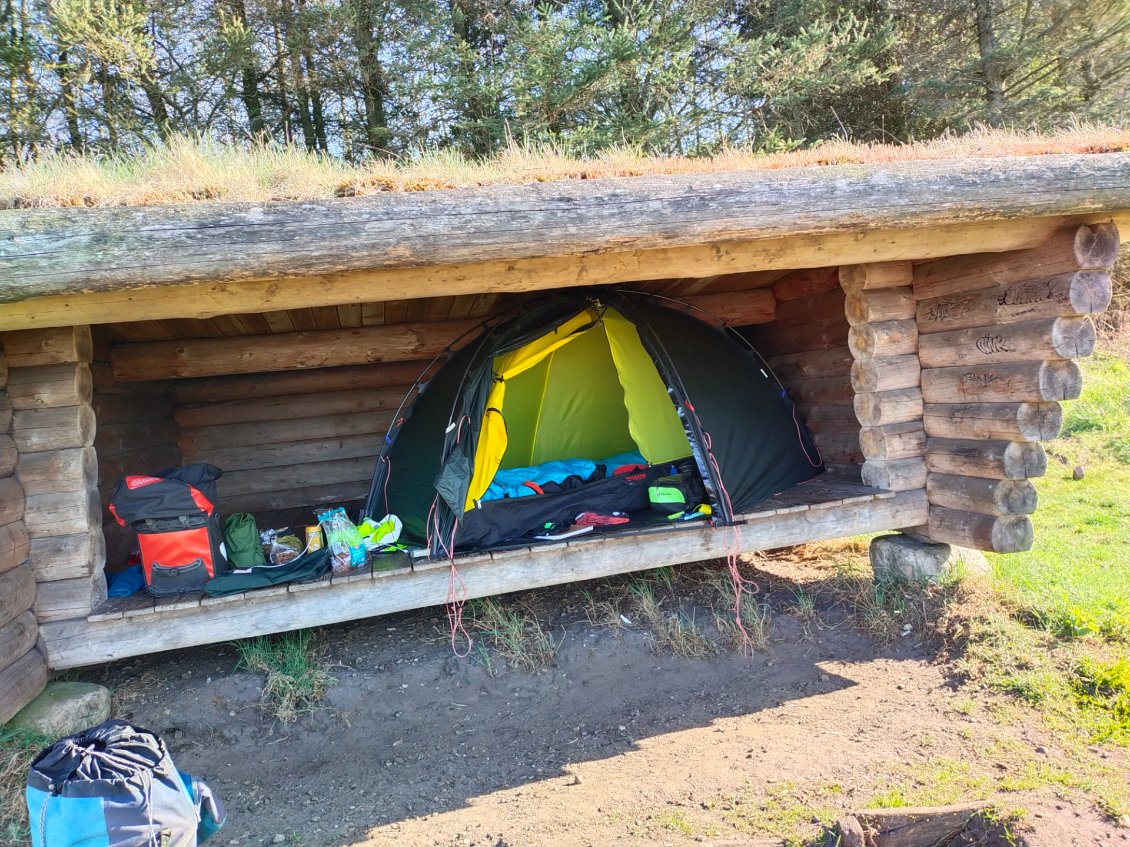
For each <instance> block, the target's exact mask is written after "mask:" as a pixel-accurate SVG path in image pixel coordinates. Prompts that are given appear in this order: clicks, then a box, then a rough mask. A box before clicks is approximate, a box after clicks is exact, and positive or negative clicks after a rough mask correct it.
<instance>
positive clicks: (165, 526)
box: [110, 464, 228, 597]
mask: <svg viewBox="0 0 1130 847" xmlns="http://www.w3.org/2000/svg"><path fill="white" fill-rule="evenodd" d="M222 475H223V471H221V470H220V469H219V468H217V467H215V466H214V465H207V464H195V465H186V466H185V467H183V468H171V469H169V470H166V471H162V472H161V473H160V474H158V475H156V476H127V477H126V478H125V479H123V480H122V481H121V482H119V483H118V486H117V488H115V489H114V495H113V497H111V498H110V512H111V513H112V514H113V515H114V518H115V519H117V521H118V523H120V524H121V525H122V526H129V527H131V528H132V529H133V530H135V531H136V532H137V540H138V544H139V545H140V547H141V562H142V569H143V570H144V572H145V584H146V585H147V586H148V587H149V593H150V594H152V595H154V596H155V597H165V596H169V595H175V594H185V593H189V592H193V591H200V590H202V589H203V588H204V583H206V582H207V581H208V580H210V579H212V577H214V576H217V575H218V574H220V573H223V572H224V571H225V570H227V566H228V562H227V557H226V555H225V552H224V547H223V532H222V530H221V529H220V520H219V515H217V514H216V509H215V499H216V480H217V479H219V478H220V477H221V476H222Z"/></svg>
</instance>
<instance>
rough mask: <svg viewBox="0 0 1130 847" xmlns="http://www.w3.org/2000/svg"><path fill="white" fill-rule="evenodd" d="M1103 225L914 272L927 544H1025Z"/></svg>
mask: <svg viewBox="0 0 1130 847" xmlns="http://www.w3.org/2000/svg"><path fill="white" fill-rule="evenodd" d="M1118 242H1119V236H1118V232H1117V230H1116V229H1115V227H1114V226H1113V225H1112V224H1098V225H1094V226H1078V227H1069V228H1066V229H1063V230H1061V231H1060V232H1057V233H1055V234H1054V235H1053V236H1052V237H1051V238H1050V239H1048V240H1047V241H1046V242H1045V243H1043V244H1041V245H1038V246H1036V247H1032V248H1030V249H1027V250H1017V251H1013V252H1009V253H996V254H972V255H964V256H954V257H950V258H946V259H938V260H936V261H933V262H928V263H924V264H922V265H919V266H918V267H917V268H916V269H915V273H914V283H913V288H914V300H915V306H914V308H915V319H916V323H917V327H918V332H919V357H920V360H921V363H922V368H923V370H922V398H923V401H924V405H923V423H924V430H925V435H926V468H927V471H928V476H927V480H926V491H927V497H928V500H929V503H930V515H929V523H928V525H927V526H925V527H921V528H919V531H920V532H921V533H922V534H925V535H927V536H929V537H930V538H932V539H934V540H936V541H944V542H949V543H953V544H959V545H963V546H966V547H976V548H979V549H982V550H990V551H995V552H999V553H1013V552H1019V551H1023V550H1027V549H1029V547H1031V545H1032V542H1033V534H1032V522H1031V519H1030V518H1029V517H1028V515H1030V514H1031V513H1032V512H1033V511H1034V510H1035V508H1036V490H1035V488H1034V487H1033V486H1032V484H1031V482H1030V481H1029V480H1030V479H1031V478H1032V477H1037V476H1041V475H1042V474H1043V473H1044V472H1045V470H1046V468H1047V456H1046V454H1045V453H1044V450H1043V447H1041V446H1040V444H1039V443H1038V442H1040V441H1043V440H1047V439H1050V438H1054V437H1055V436H1056V435H1057V434H1058V433H1059V429H1060V426H1061V425H1062V422H1063V414H1062V411H1061V409H1060V406H1059V402H1058V401H1060V400H1071V399H1074V398H1076V397H1078V396H1079V392H1080V390H1081V388H1082V379H1081V376H1080V372H1079V368H1078V367H1077V366H1076V365H1075V363H1074V362H1073V361H1071V360H1072V359H1075V358H1078V357H1081V356H1088V355H1090V354H1091V352H1092V351H1093V350H1094V346H1095V329H1094V324H1093V323H1092V321H1091V317H1090V316H1091V315H1092V314H1095V313H1098V312H1101V311H1102V310H1103V309H1105V308H1106V307H1107V305H1108V304H1109V303H1110V297H1111V284H1110V275H1109V269H1110V266H1111V265H1112V264H1113V262H1114V260H1115V258H1116V257H1117V253H1118Z"/></svg>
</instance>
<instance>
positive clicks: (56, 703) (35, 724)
mask: <svg viewBox="0 0 1130 847" xmlns="http://www.w3.org/2000/svg"><path fill="white" fill-rule="evenodd" d="M109 717H110V690H109V689H108V688H106V687H105V686H102V685H95V684H94V683H92V682H49V683H47V687H46V688H44V689H43V691H42V692H40V694H39V696H38V697H36V698H35V699H34V700H32V701H31V702H30V703H28V704H27V705H26V706H24V707H23V708H22V709H21V710H20V711H19V712H17V713H16V716H15V717H14V718H12V719H11V720H10V721H8V724H7V726H8V727H9V728H11V729H23V730H26V731H28V732H35V733H38V734H40V735H47V736H50V737H52V738H62V737H63V736H66V735H74V734H75V733H76V732H80V731H82V730H84V729H87V728H89V727H92V726H95V725H97V724H100V723H102V721H104V720H108V719H109Z"/></svg>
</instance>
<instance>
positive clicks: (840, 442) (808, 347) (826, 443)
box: [746, 268, 863, 469]
mask: <svg viewBox="0 0 1130 847" xmlns="http://www.w3.org/2000/svg"><path fill="white" fill-rule="evenodd" d="M771 291H772V294H773V297H774V299H775V301H776V309H775V311H774V315H775V319H774V320H773V321H772V322H768V323H764V324H762V325H760V326H756V327H752V328H749V329H748V330H746V334H747V335H748V336H749V338H750V340H751V341H752V342H753V344H754V346H756V347H757V348H758V349H759V350H762V351H763V352H765V353H768V354H771V355H768V356H767V361H768V363H769V365H770V367H772V368H773V371H774V372H775V373H776V375H777V378H778V379H780V380H781V383H782V384H783V385H784V386H785V388H786V389H787V390H788V392H789V396H790V397H791V398H792V400H793V402H794V403H795V404H796V407H797V411H798V412H799V414H800V416H801V418H802V419H803V420H804V422H805V423H806V424H807V425H808V428H809V430H810V431H811V432H812V437H813V440H814V441H815V442H816V446H817V448H818V449H819V450H820V457H821V458H822V459H823V460H824V462H825V464H826V465H827V466H828V467H829V468H832V469H836V468H846V467H858V466H859V465H860V464H861V463H862V462H863V454H862V452H861V450H860V446H859V424H858V423H857V422H856V419H855V411H854V408H853V406H852V397H853V395H854V391H853V389H852V384H851V365H852V355H851V351H850V350H849V349H848V346H847V344H846V343H845V341H846V340H847V338H848V330H849V324H848V322H847V318H846V317H845V315H844V294H843V291H842V289H841V288H840V286H839V282H838V280H837V277H836V271H835V269H834V268H818V269H811V270H801V271H796V272H794V273H791V274H788V275H787V276H784V277H782V278H781V279H779V280H777V281H776V282H774V283H773V285H772V287H771Z"/></svg>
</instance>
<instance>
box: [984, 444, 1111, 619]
mask: <svg viewBox="0 0 1130 847" xmlns="http://www.w3.org/2000/svg"><path fill="white" fill-rule="evenodd" d="M1036 485H1037V489H1038V490H1039V492H1040V507H1039V509H1037V511H1036V514H1034V515H1033V516H1032V522H1033V524H1034V527H1035V533H1036V540H1035V543H1034V545H1033V547H1032V549H1031V550H1030V551H1028V552H1027V553H1016V554H1011V555H1007V556H1004V555H992V556H990V557H989V558H990V561H991V562H992V565H993V580H994V584H995V586H996V588H997V589H998V590H999V591H1000V592H1001V593H1002V594H1003V595H1004V597H1005V599H1006V600H1008V601H1009V602H1011V603H1012V604H1013V605H1015V606H1016V607H1017V609H1018V610H1019V611H1020V613H1021V614H1022V615H1023V616H1025V617H1027V618H1030V620H1031V622H1032V623H1034V624H1035V625H1037V626H1039V627H1041V628H1043V629H1046V630H1048V631H1049V632H1052V633H1054V634H1056V635H1057V636H1059V637H1061V638H1077V637H1080V636H1087V635H1098V636H1101V637H1103V638H1106V639H1110V640H1115V641H1126V640H1130V466H1127V465H1121V464H1118V463H1116V462H1104V463H1102V464H1096V465H1091V466H1090V467H1089V468H1088V470H1087V475H1086V477H1085V478H1083V479H1081V480H1073V479H1072V478H1071V475H1070V472H1069V471H1066V470H1065V469H1064V468H1063V467H1062V466H1060V465H1057V463H1055V462H1054V461H1053V462H1052V465H1051V468H1050V470H1049V475H1048V476H1047V477H1046V478H1045V479H1042V480H1038V481H1037V483H1036Z"/></svg>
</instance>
